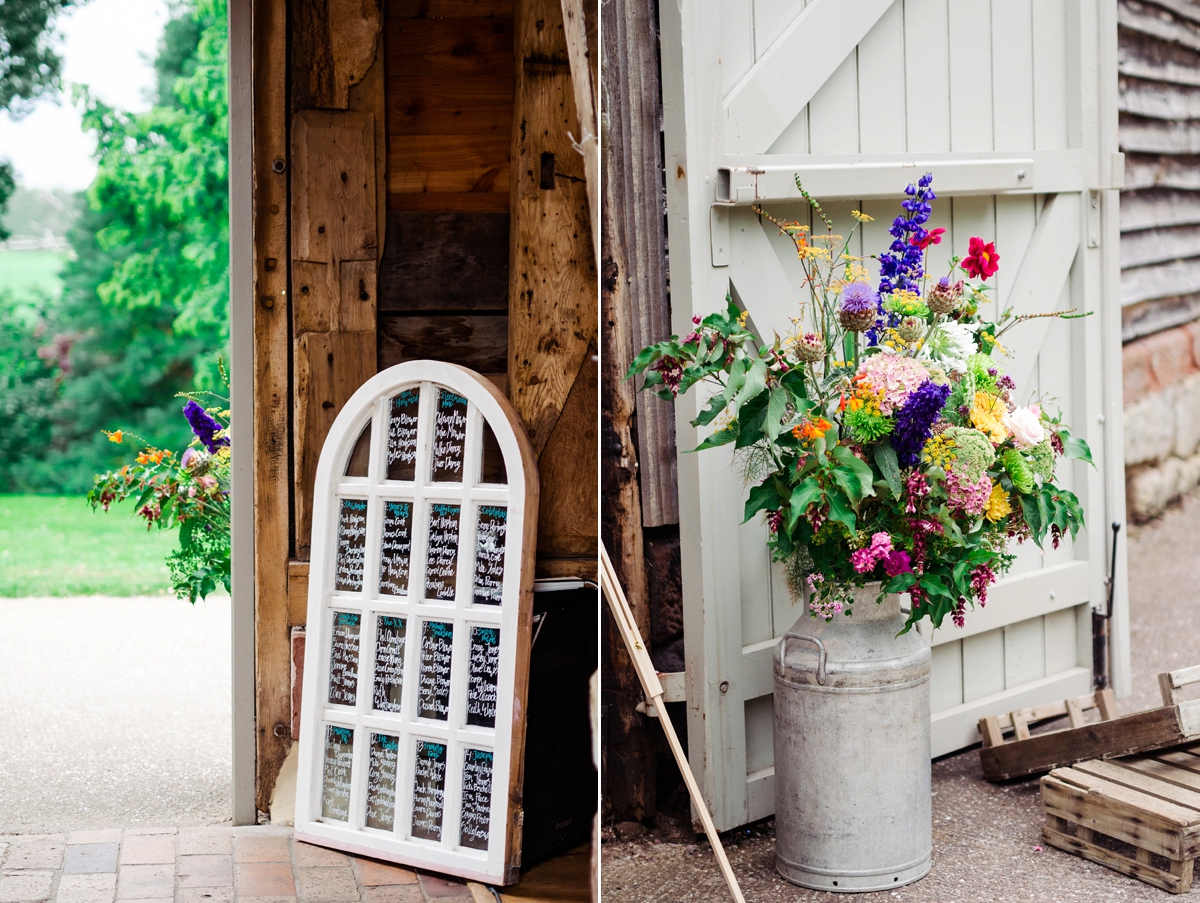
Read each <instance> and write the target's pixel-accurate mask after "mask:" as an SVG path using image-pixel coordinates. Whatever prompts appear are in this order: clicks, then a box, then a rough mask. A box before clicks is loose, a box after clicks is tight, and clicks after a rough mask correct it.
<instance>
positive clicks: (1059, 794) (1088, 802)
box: [1042, 743, 1200, 894]
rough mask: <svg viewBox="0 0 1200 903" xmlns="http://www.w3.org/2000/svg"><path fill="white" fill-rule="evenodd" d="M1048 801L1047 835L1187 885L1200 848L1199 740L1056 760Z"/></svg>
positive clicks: (1177, 890) (1152, 880) (1074, 849)
mask: <svg viewBox="0 0 1200 903" xmlns="http://www.w3.org/2000/svg"><path fill="white" fill-rule="evenodd" d="M1042 807H1043V809H1044V810H1045V813H1046V825H1045V827H1043V828H1042V838H1043V840H1045V842H1046V843H1048V844H1050V845H1051V846H1055V847H1058V848H1059V849H1061V850H1066V851H1067V852H1069V853H1076V854H1078V855H1079V856H1082V857H1084V858H1085V859H1090V860H1091V861H1093V862H1098V863H1100V864H1101V865H1104V866H1107V867H1108V868H1111V869H1115V870H1116V871H1118V872H1123V873H1124V874H1126V875H1130V876H1131V877H1134V878H1137V879H1139V880H1141V881H1145V882H1146V883H1147V884H1153V885H1154V886H1155V887H1161V888H1162V889H1163V890H1167V891H1170V892H1171V893H1174V894H1182V893H1185V892H1187V891H1188V890H1189V889H1190V888H1191V886H1192V863H1193V862H1194V860H1195V858H1196V856H1197V855H1200V743H1193V744H1190V745H1186V746H1180V747H1177V748H1175V749H1172V750H1160V751H1157V752H1153V753H1149V754H1145V755H1136V756H1129V757H1126V758H1120V759H1110V760H1107V761H1090V762H1080V763H1077V764H1075V765H1072V766H1071V767H1069V768H1056V769H1054V770H1053V771H1051V772H1050V774H1048V775H1046V776H1045V777H1044V778H1042ZM1113 841H1119V842H1120V843H1113ZM1122 845H1124V846H1125V849H1124V850H1122V849H1121V846H1122ZM1130 848H1132V849H1130Z"/></svg>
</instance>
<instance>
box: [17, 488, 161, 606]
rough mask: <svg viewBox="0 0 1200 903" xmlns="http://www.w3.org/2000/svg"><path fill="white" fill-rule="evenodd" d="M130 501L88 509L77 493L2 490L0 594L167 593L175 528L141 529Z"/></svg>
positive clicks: (116, 594) (117, 594)
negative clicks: (103, 508) (9, 492)
mask: <svg viewBox="0 0 1200 903" xmlns="http://www.w3.org/2000/svg"><path fill="white" fill-rule="evenodd" d="M131 513H132V505H131V504H125V505H122V506H116V505H114V506H113V507H112V509H110V510H109V511H108V512H107V513H106V512H104V511H98V512H96V513H93V512H92V509H91V508H90V507H89V506H88V504H87V502H86V501H85V500H84V498H83V497H82V496H48V495H0V596H10V597H11V596H87V595H105V596H140V595H151V594H157V593H167V592H170V578H169V577H168V574H167V567H166V565H165V564H164V563H163V561H164V559H165V558H166V556H167V554H168V553H169V552H170V551H171V550H172V549H174V548H175V537H176V533H175V531H174V530H158V529H154V530H151V531H150V532H146V527H145V522H144V521H142V520H141V519H135V518H134V517H131V516H130V515H131Z"/></svg>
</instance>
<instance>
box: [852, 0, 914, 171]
mask: <svg viewBox="0 0 1200 903" xmlns="http://www.w3.org/2000/svg"><path fill="white" fill-rule="evenodd" d="M903 58H904V16H903V4H902V3H893V4H892V5H891V6H890V7H888V10H887V12H885V13H884V14H883V15H882V16H880V17H879V21H878V22H876V23H875V25H874V27H873V28H872V29H871V30H870V31H868V32H867V35H866V37H864V38H863V39H862V41H861V42H859V45H858V134H859V141H858V144H859V148H858V149H859V150H860V151H861V152H862V153H864V154H886V153H894V152H895V151H896V150H898V149H901V148H898V147H897V144H898V142H900V141H901V140H902V139H903V136H904V132H905V128H906V125H907V123H906V121H905V119H906V117H905V106H904V98H905V84H904V83H905V71H904V69H903V67H901V66H897V65H896V61H897V60H900V59H903Z"/></svg>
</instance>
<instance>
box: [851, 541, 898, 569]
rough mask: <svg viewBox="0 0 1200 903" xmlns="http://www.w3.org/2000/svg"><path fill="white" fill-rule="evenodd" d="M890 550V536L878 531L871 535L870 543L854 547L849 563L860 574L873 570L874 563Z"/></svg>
mask: <svg viewBox="0 0 1200 903" xmlns="http://www.w3.org/2000/svg"><path fill="white" fill-rule="evenodd" d="M891 551H892V537H891V536H890V535H889V534H887V533H885V532H883V531H880V532H879V533H876V534H875V535H874V536H872V537H871V543H870V545H866V546H863V547H862V548H861V549H856V550H855V551H854V552H852V553H851V554H850V563H851V564H852V565H854V570H856V571H858V573H860V574H865V573H867V572H868V571H873V570H874V569H875V565H877V564H878V563H879V562H880V561H882V560H883V559H884V558H885V557H886V556H887V554H888V553H889V552H891Z"/></svg>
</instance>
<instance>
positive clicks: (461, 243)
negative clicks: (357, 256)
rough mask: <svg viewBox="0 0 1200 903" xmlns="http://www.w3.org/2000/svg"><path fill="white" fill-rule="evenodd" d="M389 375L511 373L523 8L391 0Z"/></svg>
mask: <svg viewBox="0 0 1200 903" xmlns="http://www.w3.org/2000/svg"><path fill="white" fill-rule="evenodd" d="M383 46H384V55H385V57H386V71H387V75H386V81H387V88H386V106H387V178H386V195H387V240H386V244H385V246H384V250H383V261H382V263H381V266H380V280H379V292H380V296H379V332H378V342H379V367H380V369H382V368H384V367H390V366H392V365H393V364H398V363H400V362H401V361H406V360H415V359H419V358H432V359H435V360H443V361H450V362H451V363H455V364H461V365H462V366H464V367H470V368H471V369H472V370H476V371H478V372H480V373H483V374H484V375H486V376H487V377H488V378H490V379H491V380H492V381H493V382H495V383H496V384H497V385H498V386H500V388H501V389H503V388H504V387H505V383H506V379H505V374H506V373H507V370H508V360H507V358H508V344H507V332H508V263H509V261H508V257H509V209H508V208H509V154H510V145H511V143H512V139H511V135H512V119H513V4H512V0H389V2H388V5H387V17H386V24H385V26H384V39H383Z"/></svg>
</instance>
